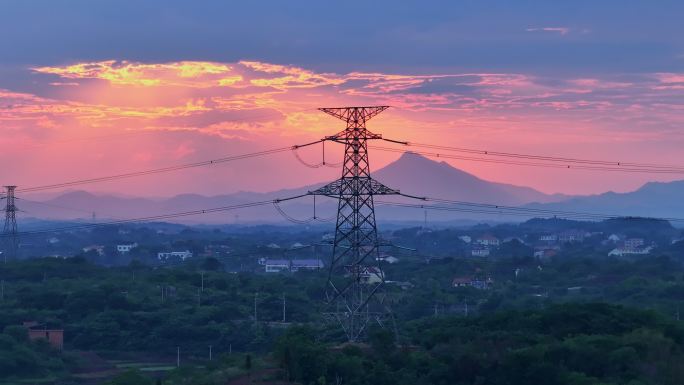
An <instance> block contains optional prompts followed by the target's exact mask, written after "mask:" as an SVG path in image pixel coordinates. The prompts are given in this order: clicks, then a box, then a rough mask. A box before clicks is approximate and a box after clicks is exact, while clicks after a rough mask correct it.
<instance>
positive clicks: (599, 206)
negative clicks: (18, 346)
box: [20, 152, 684, 224]
mask: <svg viewBox="0 0 684 385" xmlns="http://www.w3.org/2000/svg"><path fill="white" fill-rule="evenodd" d="M373 177H374V178H376V179H377V180H378V181H380V182H382V183H383V184H385V185H387V186H389V187H392V188H395V189H399V190H400V191H402V192H404V193H407V194H411V195H417V196H428V197H435V198H444V199H452V200H459V201H468V202H478V203H493V204H500V205H514V206H521V205H524V206H527V207H534V208H544V209H553V210H566V211H567V210H571V211H588V212H595V213H606V214H614V213H617V214H625V215H641V216H658V217H672V216H681V217H684V200H682V199H681V198H680V197H682V196H684V181H676V182H670V183H656V182H653V183H647V184H645V185H644V186H642V187H641V188H640V189H638V190H636V191H633V192H630V193H613V192H608V193H604V194H599V195H591V196H566V195H562V194H554V195H549V194H544V193H542V192H540V191H537V190H535V189H533V188H530V187H523V186H515V185H511V184H505V183H497V182H490V181H486V180H483V179H480V178H478V177H476V176H474V175H472V174H469V173H467V172H465V171H462V170H459V169H457V168H455V167H453V166H451V165H449V164H448V163H446V162H436V161H433V160H430V159H428V158H425V157H423V156H421V155H418V154H414V153H410V152H407V153H404V154H403V155H402V156H401V157H400V158H399V159H397V160H396V161H394V162H392V163H390V164H389V165H387V166H386V167H384V168H382V169H379V170H378V171H376V172H374V173H373ZM323 184H324V183H320V184H316V185H310V186H303V187H300V188H295V189H285V190H278V191H272V192H267V193H257V192H236V193H231V194H225V195H218V196H204V195H199V194H181V195H177V196H174V197H170V198H136V197H124V196H115V195H106V194H92V193H89V192H85V191H72V192H67V193H64V194H61V195H59V196H56V197H54V198H52V199H47V200H45V201H43V202H35V203H34V202H31V201H30V200H23V201H20V203H21V208H22V209H24V210H25V211H26V212H28V213H29V214H30V215H31V216H33V217H37V218H42V219H60V220H73V219H83V220H92V218H91V216H92V214H91V213H93V212H94V213H95V214H96V218H95V220H96V221H98V220H105V219H121V218H140V217H149V216H155V215H160V214H168V213H177V212H184V211H191V210H201V209H206V208H214V207H222V206H230V205H235V204H242V203H248V202H254V201H264V200H272V199H276V198H283V197H288V196H294V195H299V194H302V193H305V192H306V191H309V190H313V189H315V188H317V187H319V186H321V185H323ZM312 203H313V202H312V200H310V199H306V198H304V199H301V200H297V201H291V202H287V203H283V204H282V207H283V209H284V210H285V211H286V212H287V213H288V215H291V216H292V217H295V218H300V219H306V218H309V217H311V216H312V215H313V207H312ZM316 209H317V215H318V216H321V217H328V218H332V217H334V214H335V209H336V204H335V202H333V201H332V200H331V199H328V200H327V201H326V200H325V199H317V208H316ZM677 213H681V214H679V215H676V214H677ZM429 215H430V218H431V219H434V220H457V219H471V220H473V219H474V220H495V221H504V220H505V221H510V220H512V219H511V218H509V217H506V218H494V219H493V218H492V217H491V216H489V217H488V216H484V215H483V214H464V213H458V212H432V213H430V214H429ZM422 219H423V212H422V210H416V209H406V208H404V209H399V208H392V207H378V220H379V221H422ZM523 219H524V218H523ZM284 220H285V219H284V218H283V217H281V216H280V215H279V214H278V212H277V211H276V210H275V209H274V208H273V207H271V206H270V205H266V206H261V207H255V208H250V209H245V210H236V211H229V212H220V213H216V214H210V215H202V216H196V217H185V218H182V219H180V220H179V221H180V222H184V223H208V224H212V223H214V224H216V223H236V222H237V223H264V222H271V223H272V222H282V221H284ZM171 221H174V220H171Z"/></svg>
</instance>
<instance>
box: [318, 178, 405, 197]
mask: <svg viewBox="0 0 684 385" xmlns="http://www.w3.org/2000/svg"><path fill="white" fill-rule="evenodd" d="M355 187H356V188H355ZM358 187H361V193H362V194H363V195H402V194H401V192H400V191H399V190H395V189H393V188H390V187H387V186H385V185H384V184H382V183H380V182H378V181H377V180H375V179H372V178H341V179H338V180H336V181H334V182H332V183H328V184H327V185H325V186H322V187H320V188H317V189H316V190H312V191H309V192H308V195H323V196H327V197H331V198H340V197H345V196H356V195H360V193H359V188H358Z"/></svg>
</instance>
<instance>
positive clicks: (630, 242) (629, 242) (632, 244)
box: [625, 238, 644, 249]
mask: <svg viewBox="0 0 684 385" xmlns="http://www.w3.org/2000/svg"><path fill="white" fill-rule="evenodd" d="M643 245H644V239H643V238H629V239H625V248H626V249H636V248H638V247H641V246H643Z"/></svg>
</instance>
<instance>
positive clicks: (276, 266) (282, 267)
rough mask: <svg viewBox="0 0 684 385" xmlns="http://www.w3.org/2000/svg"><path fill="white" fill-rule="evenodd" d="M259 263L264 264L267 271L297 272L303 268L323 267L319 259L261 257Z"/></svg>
mask: <svg viewBox="0 0 684 385" xmlns="http://www.w3.org/2000/svg"><path fill="white" fill-rule="evenodd" d="M259 264H260V265H263V266H264V271H265V272H267V273H280V272H282V271H290V272H293V273H295V272H297V271H303V270H319V269H322V268H324V267H325V265H324V264H323V261H321V260H320V259H293V260H291V261H290V260H287V259H266V258H261V259H260V260H259Z"/></svg>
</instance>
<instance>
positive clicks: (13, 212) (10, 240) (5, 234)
mask: <svg viewBox="0 0 684 385" xmlns="http://www.w3.org/2000/svg"><path fill="white" fill-rule="evenodd" d="M16 188H17V186H5V196H4V199H5V226H4V228H3V231H2V238H3V244H4V246H5V247H4V250H3V251H4V253H3V257H4V262H7V257H8V256H9V257H10V258H16V257H17V252H18V249H19V232H18V230H17V206H16V204H15V196H14V191H15V189H16Z"/></svg>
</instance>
